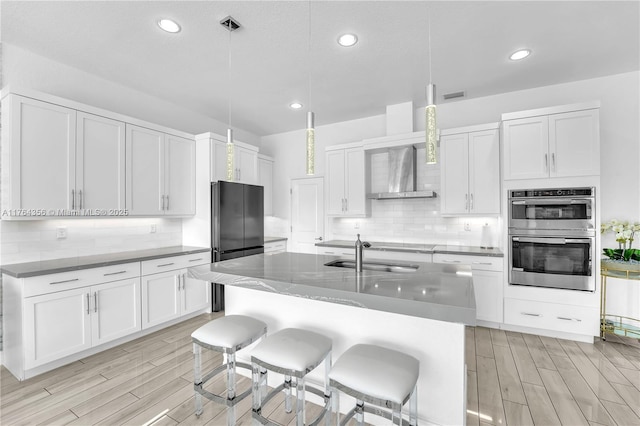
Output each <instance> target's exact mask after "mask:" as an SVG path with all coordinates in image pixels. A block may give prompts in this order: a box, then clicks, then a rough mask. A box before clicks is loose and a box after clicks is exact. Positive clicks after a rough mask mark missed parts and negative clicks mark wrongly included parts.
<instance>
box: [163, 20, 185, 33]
mask: <svg viewBox="0 0 640 426" xmlns="http://www.w3.org/2000/svg"><path fill="white" fill-rule="evenodd" d="M158 26H159V27H160V28H162V29H163V30H165V31H166V32H168V33H178V32H180V25H178V23H177V22H176V21H172V20H171V19H161V20H159V21H158Z"/></svg>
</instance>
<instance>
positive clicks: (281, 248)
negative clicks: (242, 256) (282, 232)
mask: <svg viewBox="0 0 640 426" xmlns="http://www.w3.org/2000/svg"><path fill="white" fill-rule="evenodd" d="M285 251H287V240H280V241H271V242H268V243H264V252H265V254H266V253H271V254H275V253H283V252H285Z"/></svg>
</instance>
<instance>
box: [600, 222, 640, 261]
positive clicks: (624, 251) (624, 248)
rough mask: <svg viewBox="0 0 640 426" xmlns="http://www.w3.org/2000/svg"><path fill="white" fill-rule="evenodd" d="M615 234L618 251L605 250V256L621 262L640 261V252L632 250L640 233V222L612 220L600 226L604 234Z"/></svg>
mask: <svg viewBox="0 0 640 426" xmlns="http://www.w3.org/2000/svg"><path fill="white" fill-rule="evenodd" d="M609 231H611V232H614V233H615V237H616V242H617V243H618V249H604V254H605V255H606V256H608V257H609V258H611V259H621V260H627V261H628V260H629V259H634V260H640V250H634V249H632V248H631V246H632V245H633V240H634V236H635V234H636V232H638V231H640V222H633V223H631V222H629V221H626V220H625V221H620V220H617V219H611V220H610V221H609V222H606V223H603V224H602V225H601V226H600V232H601V233H602V234H604V233H606V232H609Z"/></svg>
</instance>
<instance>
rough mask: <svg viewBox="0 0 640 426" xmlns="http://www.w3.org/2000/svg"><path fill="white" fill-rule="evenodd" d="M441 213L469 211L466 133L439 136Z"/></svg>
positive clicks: (467, 143) (467, 140) (467, 139)
mask: <svg viewBox="0 0 640 426" xmlns="http://www.w3.org/2000/svg"><path fill="white" fill-rule="evenodd" d="M440 161H441V163H442V164H441V166H440V170H441V188H442V199H441V201H440V203H441V205H440V208H441V211H442V213H443V214H460V213H468V212H469V136H468V134H467V133H460V134H456V135H446V136H442V137H441V138H440Z"/></svg>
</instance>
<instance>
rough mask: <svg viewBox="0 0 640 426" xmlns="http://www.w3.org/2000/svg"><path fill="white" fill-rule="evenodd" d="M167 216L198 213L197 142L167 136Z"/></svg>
mask: <svg viewBox="0 0 640 426" xmlns="http://www.w3.org/2000/svg"><path fill="white" fill-rule="evenodd" d="M165 158H166V161H165V185H164V187H165V194H164V196H165V214H168V215H189V214H194V213H195V211H196V141H195V140H190V139H185V138H181V137H178V136H172V135H165Z"/></svg>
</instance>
